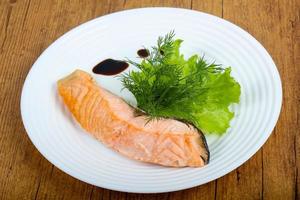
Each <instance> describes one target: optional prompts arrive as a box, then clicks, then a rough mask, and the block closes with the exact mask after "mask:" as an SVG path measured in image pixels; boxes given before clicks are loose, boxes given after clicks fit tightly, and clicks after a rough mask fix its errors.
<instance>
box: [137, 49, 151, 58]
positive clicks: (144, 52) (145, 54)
mask: <svg viewBox="0 0 300 200" xmlns="http://www.w3.org/2000/svg"><path fill="white" fill-rule="evenodd" d="M137 54H138V55H139V56H140V57H141V58H147V57H148V56H149V52H148V50H147V49H140V50H138V51H137Z"/></svg>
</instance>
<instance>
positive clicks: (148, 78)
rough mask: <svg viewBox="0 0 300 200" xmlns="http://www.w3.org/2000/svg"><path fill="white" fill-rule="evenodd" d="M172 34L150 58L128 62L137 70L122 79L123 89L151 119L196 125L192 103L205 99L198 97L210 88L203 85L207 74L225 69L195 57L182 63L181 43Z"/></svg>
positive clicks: (153, 50)
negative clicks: (175, 120) (128, 92)
mask: <svg viewBox="0 0 300 200" xmlns="http://www.w3.org/2000/svg"><path fill="white" fill-rule="evenodd" d="M174 37H175V32H174V31H171V32H169V33H168V34H166V35H165V36H164V37H159V38H158V40H157V44H156V46H154V47H151V49H147V51H148V52H149V53H150V55H149V57H147V58H144V59H142V61H141V62H140V63H137V62H134V61H132V60H130V59H128V60H127V62H128V63H129V64H131V65H134V66H135V67H137V68H138V70H137V71H130V72H129V73H126V74H123V75H122V77H121V80H122V83H123V85H124V87H125V88H127V89H128V90H129V91H130V92H132V93H133V95H134V96H135V98H136V100H137V107H138V109H140V110H142V111H144V112H145V113H147V114H148V116H149V118H150V119H153V118H161V117H164V118H176V119H180V120H184V121H188V122H190V123H194V124H197V121H196V119H194V116H193V115H191V114H190V113H191V112H193V111H194V107H195V104H201V103H202V102H201V101H203V102H205V101H206V100H207V99H205V98H201V96H204V95H203V94H205V93H206V91H207V90H208V89H209V85H207V84H205V83H206V82H207V81H208V80H209V79H210V75H211V74H214V73H221V72H222V71H224V69H223V68H222V67H221V66H220V65H217V64H215V63H207V62H206V61H205V60H204V57H203V56H202V57H198V56H197V55H194V56H192V57H190V58H189V59H188V60H185V59H184V57H183V55H180V53H179V47H180V44H181V42H182V40H175V39H174Z"/></svg>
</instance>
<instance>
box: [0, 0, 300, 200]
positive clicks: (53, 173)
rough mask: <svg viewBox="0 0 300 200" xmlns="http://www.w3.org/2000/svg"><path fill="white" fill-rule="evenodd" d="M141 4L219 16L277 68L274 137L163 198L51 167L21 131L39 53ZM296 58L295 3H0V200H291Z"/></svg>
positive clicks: (295, 161)
mask: <svg viewBox="0 0 300 200" xmlns="http://www.w3.org/2000/svg"><path fill="white" fill-rule="evenodd" d="M222 5H223V7H222ZM144 6H147V7H148V6H172V7H184V8H191V7H192V8H193V9H195V10H200V11H205V12H208V13H212V14H214V15H217V16H220V17H222V16H223V17H224V18H225V19H228V20H230V21H232V22H234V23H236V24H238V25H240V26H241V27H243V28H244V29H246V30H247V31H249V32H250V33H251V34H253V35H254V36H255V37H256V38H257V39H258V40H259V41H260V42H262V44H263V45H264V46H265V47H266V48H267V49H268V51H269V52H270V53H271V55H272V56H273V58H274V60H275V62H276V64H277V67H278V69H279V71H280V74H281V78H282V80H283V90H284V102H283V109H282V113H281V116H280V120H279V122H278V125H277V127H276V129H275V131H274V133H273V135H272V136H271V138H270V139H269V140H268V141H267V143H266V144H265V146H264V147H263V149H262V150H261V151H259V152H258V153H256V155H255V156H254V157H252V158H251V159H250V160H249V161H248V162H247V163H245V164H244V165H242V166H241V167H239V168H238V169H237V170H235V171H233V172H232V173H230V174H229V175H226V176H225V177H222V178H220V179H218V180H217V181H214V182H211V183H208V184H205V185H203V186H199V187H195V188H191V189H188V190H183V191H178V192H174V193H164V194H148V195H147V194H128V193H122V192H115V191H110V190H106V189H102V188H98V187H95V186H91V185H89V184H86V183H83V182H81V181H78V180H76V179H74V178H72V177H70V176H69V175H67V174H65V173H63V172H62V171H60V170H59V169H57V168H56V167H54V166H53V165H52V164H51V163H49V162H48V161H47V160H46V159H45V158H43V157H42V156H41V154H40V153H39V152H38V151H37V150H36V148H35V147H34V146H33V145H32V143H31V142H30V140H29V138H28V137H27V135H26V134H25V130H24V128H23V125H22V121H21V116H20V111H19V110H20V109H19V103H20V102H19V101H20V100H19V99H20V93H21V89H22V84H23V81H24V80H25V77H26V74H27V73H28V71H29V69H30V68H31V66H32V64H33V62H34V61H35V60H36V58H37V57H38V56H39V55H40V53H41V52H42V51H43V50H44V49H45V48H47V46H48V45H50V44H51V43H52V42H53V41H54V40H55V39H56V38H58V37H59V36H61V35H62V34H63V33H65V32H66V31H68V30H70V29H71V28H73V27H75V26H77V25H78V24H81V23H83V22H85V21H87V20H90V19H92V18H94V17H97V16H101V15H104V14H106V13H111V12H115V11H118V10H122V9H130V8H137V7H144ZM299 55H300V1H299V0H290V1H284V0H277V1H274V2H271V3H270V1H268V0H262V1H259V0H256V1H243V0H232V1H231V0H201V1H198V0H175V1H172V0H154V1H152V0H142V1H139V0H117V1H114V0H87V1H79V0H77V1H72V2H70V1H59V0H53V1H41V0H24V1H19V0H3V1H0V63H1V66H3V67H0V91H1V95H0V105H1V107H0V130H1V134H0V199H64V198H65V199H70V198H71V199H178V200H179V199H262V198H265V199H298V198H299V196H300V178H299V167H300V159H299V155H300V137H299V136H298V134H299V130H298V128H299V127H300V120H299V119H300V116H299V115H300V107H299V103H300V88H299V84H300V79H299V77H300V68H299V65H300V56H299ZM297 133H298V134H297Z"/></svg>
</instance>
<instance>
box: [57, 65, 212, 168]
mask: <svg viewBox="0 0 300 200" xmlns="http://www.w3.org/2000/svg"><path fill="white" fill-rule="evenodd" d="M58 92H59V94H60V96H61V97H62V99H63V102H64V103H65V104H66V106H67V107H68V109H69V110H70V111H71V113H72V114H73V116H74V117H75V118H76V120H77V121H78V122H79V123H80V125H81V127H82V128H84V129H85V130H86V131H87V132H89V133H90V134H91V135H93V136H94V137H95V138H97V139H98V140H100V141H101V142H102V143H103V144H105V145H106V146H108V147H110V148H112V149H114V150H115V151H117V152H120V153H121V154H123V155H125V156H127V157H129V158H132V159H135V160H139V161H144V162H149V163H155V164H159V165H164V166H172V167H185V166H190V167H201V166H204V165H205V164H207V163H208V161H209V151H208V148H207V144H206V140H205V137H204V136H203V134H202V133H201V132H200V131H199V130H197V129H196V128H194V127H193V126H192V125H188V124H186V123H183V122H180V121H178V120H174V119H159V120H151V121H148V119H147V116H146V115H139V116H137V115H136V109H135V108H133V107H132V106H130V105H128V104H127V103H126V102H125V101H124V100H123V99H122V98H120V97H118V96H116V95H114V94H112V93H110V92H109V91H107V90H105V89H104V88H102V87H100V86H98V85H97V83H96V82H95V81H94V80H93V78H92V77H91V76H90V75H89V74H88V73H86V72H84V71H81V70H76V71H75V72H73V73H72V74H70V75H69V76H67V77H65V78H63V79H61V80H59V81H58Z"/></svg>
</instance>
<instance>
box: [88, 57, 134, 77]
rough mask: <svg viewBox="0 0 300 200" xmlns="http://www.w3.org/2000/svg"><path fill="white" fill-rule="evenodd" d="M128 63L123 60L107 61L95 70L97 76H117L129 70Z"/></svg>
mask: <svg viewBox="0 0 300 200" xmlns="http://www.w3.org/2000/svg"><path fill="white" fill-rule="evenodd" d="M127 67H128V63H127V62H124V61H121V60H114V59H110V58H109V59H106V60H103V61H102V62H100V63H99V64H97V65H96V66H95V67H94V68H93V72H94V73H95V74H102V75H116V74H119V73H121V72H122V71H124V70H125V69H127Z"/></svg>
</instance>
